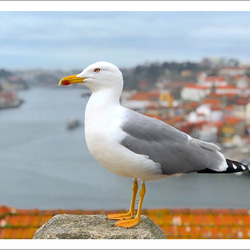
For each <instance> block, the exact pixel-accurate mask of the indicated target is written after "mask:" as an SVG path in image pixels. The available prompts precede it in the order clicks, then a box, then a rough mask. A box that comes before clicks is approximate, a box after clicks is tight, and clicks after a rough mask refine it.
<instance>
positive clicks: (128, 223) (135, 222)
mask: <svg viewBox="0 0 250 250" xmlns="http://www.w3.org/2000/svg"><path fill="white" fill-rule="evenodd" d="M139 223H140V218H138V217H135V218H134V219H128V220H119V221H117V222H116V223H115V225H114V227H124V228H131V227H134V226H136V225H138V224H139Z"/></svg>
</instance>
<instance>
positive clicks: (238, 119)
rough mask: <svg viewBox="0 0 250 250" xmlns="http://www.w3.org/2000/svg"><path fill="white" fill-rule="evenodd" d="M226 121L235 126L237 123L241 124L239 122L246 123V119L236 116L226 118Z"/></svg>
mask: <svg viewBox="0 0 250 250" xmlns="http://www.w3.org/2000/svg"><path fill="white" fill-rule="evenodd" d="M224 121H225V122H229V123H232V124H233V125H235V124H237V123H239V122H241V121H244V119H242V118H239V117H235V116H226V117H225V118H224Z"/></svg>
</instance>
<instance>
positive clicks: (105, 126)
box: [85, 100, 163, 181]
mask: <svg viewBox="0 0 250 250" xmlns="http://www.w3.org/2000/svg"><path fill="white" fill-rule="evenodd" d="M92 101H93V100H90V101H89V102H90V103H88V106H87V108H86V114H85V137H86V143H87V146H88V149H89V151H90V153H91V154H92V155H93V157H94V158H95V159H96V160H97V161H98V162H99V163H100V164H101V165H102V166H104V167H105V168H106V169H108V170H109V171H111V172H113V173H115V174H117V175H121V176H125V177H135V178H138V179H141V180H144V181H146V180H155V179H160V178H162V177H163V176H161V175H160V174H161V169H160V166H159V164H158V163H155V162H153V161H152V160H150V159H149V158H148V157H147V156H145V155H139V154H135V153H133V152H132V151H130V150H128V149H127V148H125V147H123V146H122V145H121V143H120V142H121V141H122V140H123V138H124V137H125V136H126V134H125V132H123V131H122V130H121V128H120V125H121V121H122V120H123V119H124V117H125V116H126V109H125V108H123V107H121V106H120V105H119V106H118V105H115V106H112V105H110V104H109V105H108V107H107V106H106V107H105V108H103V110H105V112H102V111H101V110H100V108H98V110H97V109H95V108H94V106H93V105H92V106H90V105H89V104H91V103H92Z"/></svg>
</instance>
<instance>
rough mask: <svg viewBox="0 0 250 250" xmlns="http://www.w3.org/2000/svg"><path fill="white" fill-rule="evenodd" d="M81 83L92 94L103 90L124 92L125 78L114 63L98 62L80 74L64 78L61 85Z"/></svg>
mask: <svg viewBox="0 0 250 250" xmlns="http://www.w3.org/2000/svg"><path fill="white" fill-rule="evenodd" d="M73 83H79V84H82V85H84V86H86V87H88V88H89V89H90V90H92V92H96V91H99V90H103V89H106V90H108V89H110V90H116V91H120V92H121V91H122V88H123V78H122V73H121V71H120V70H119V69H118V68H117V67H116V66H115V65H113V64H112V63H108V62H97V63H94V64H91V65H90V66H88V67H87V68H86V69H84V70H83V71H82V72H81V73H80V74H78V75H73V76H67V77H65V78H63V79H62V80H61V81H60V82H59V85H70V84H73Z"/></svg>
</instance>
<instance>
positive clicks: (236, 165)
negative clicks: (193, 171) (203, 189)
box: [197, 159, 250, 174]
mask: <svg viewBox="0 0 250 250" xmlns="http://www.w3.org/2000/svg"><path fill="white" fill-rule="evenodd" d="M226 161H227V165H228V168H227V169H226V170H225V171H222V172H217V171H214V170H212V169H209V168H206V169H203V170H200V171H197V173H199V174H231V173H237V172H244V171H246V170H248V171H250V169H249V166H247V165H245V164H243V163H241V162H238V161H232V160H229V159H226Z"/></svg>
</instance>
